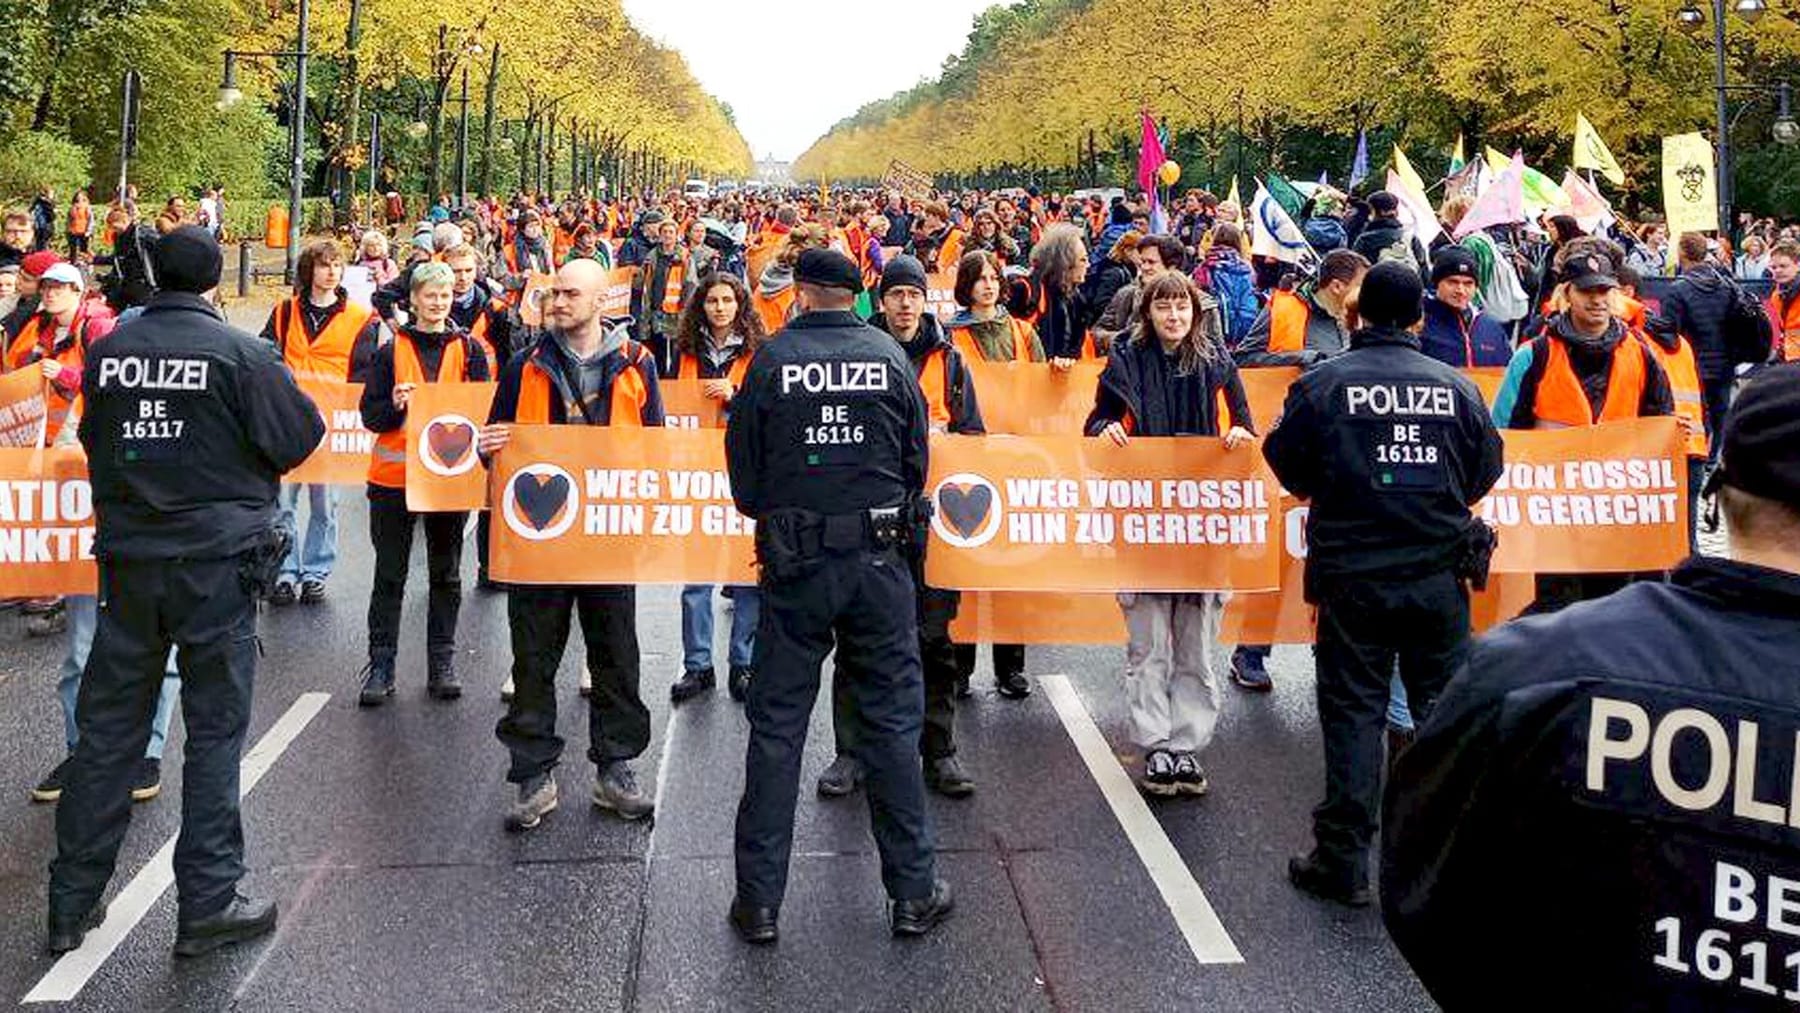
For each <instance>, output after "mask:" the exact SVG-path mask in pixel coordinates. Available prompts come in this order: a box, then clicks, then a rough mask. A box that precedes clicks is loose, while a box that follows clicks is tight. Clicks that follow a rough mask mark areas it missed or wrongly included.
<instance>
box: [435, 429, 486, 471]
mask: <svg viewBox="0 0 1800 1013" xmlns="http://www.w3.org/2000/svg"><path fill="white" fill-rule="evenodd" d="M475 436H476V433H475V427H474V426H471V425H469V424H468V423H466V422H463V421H461V420H455V421H451V420H445V419H440V420H437V421H434V422H432V423H431V424H430V425H429V426H426V427H425V446H426V447H428V448H430V450H431V454H432V456H433V457H436V458H437V461H438V463H439V464H441V465H443V466H444V468H445V470H450V469H453V468H455V467H456V466H457V465H459V464H462V463H463V462H464V461H465V460H467V459H468V456H469V453H470V451H472V450H474V449H475Z"/></svg>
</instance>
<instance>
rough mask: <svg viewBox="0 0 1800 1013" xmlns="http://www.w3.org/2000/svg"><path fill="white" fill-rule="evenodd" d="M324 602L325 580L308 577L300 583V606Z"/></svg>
mask: <svg viewBox="0 0 1800 1013" xmlns="http://www.w3.org/2000/svg"><path fill="white" fill-rule="evenodd" d="M324 600H325V580H324V578H321V577H308V578H306V579H305V580H303V581H301V582H300V604H302V605H317V604H318V603H320V602H322V601H324Z"/></svg>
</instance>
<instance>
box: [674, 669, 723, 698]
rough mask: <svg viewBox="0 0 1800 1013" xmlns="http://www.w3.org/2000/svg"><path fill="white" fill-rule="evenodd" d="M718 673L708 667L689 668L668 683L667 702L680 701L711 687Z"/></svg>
mask: <svg viewBox="0 0 1800 1013" xmlns="http://www.w3.org/2000/svg"><path fill="white" fill-rule="evenodd" d="M717 679H718V675H717V674H716V673H714V672H713V670H712V669H710V668H690V669H687V670H686V671H684V672H682V673H681V678H679V679H676V680H675V681H674V682H673V683H671V684H670V685H669V702H670V703H680V702H681V701H683V700H691V699H693V698H694V697H697V696H699V695H700V694H702V693H704V692H706V691H707V690H709V689H712V688H713V685H714V683H715V681H716V680H717Z"/></svg>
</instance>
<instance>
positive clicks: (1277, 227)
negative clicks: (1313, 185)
mask: <svg viewBox="0 0 1800 1013" xmlns="http://www.w3.org/2000/svg"><path fill="white" fill-rule="evenodd" d="M1250 223H1251V227H1252V228H1254V229H1255V230H1256V234H1255V236H1254V238H1252V239H1251V241H1250V252H1251V253H1252V254H1255V255H1257V256H1261V257H1273V258H1275V259H1276V260H1279V261H1283V262H1284V263H1289V264H1298V265H1300V266H1301V267H1302V268H1304V269H1306V270H1311V269H1312V266H1313V265H1314V264H1316V263H1318V260H1319V255H1318V254H1317V253H1315V252H1313V248H1312V245H1311V244H1310V243H1308V242H1307V241H1306V234H1305V233H1303V232H1301V231H1300V226H1298V225H1295V224H1294V220H1293V219H1292V218H1290V217H1288V213H1287V211H1285V210H1283V208H1282V206H1281V205H1280V204H1278V203H1276V201H1275V198H1273V197H1271V196H1269V188H1268V187H1266V186H1263V184H1262V183H1261V181H1258V182H1257V184H1256V198H1255V199H1254V200H1252V201H1251V202H1250Z"/></svg>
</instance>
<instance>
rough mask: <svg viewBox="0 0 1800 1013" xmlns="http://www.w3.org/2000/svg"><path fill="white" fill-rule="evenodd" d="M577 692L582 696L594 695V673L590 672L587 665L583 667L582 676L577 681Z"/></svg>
mask: <svg viewBox="0 0 1800 1013" xmlns="http://www.w3.org/2000/svg"><path fill="white" fill-rule="evenodd" d="M575 691H576V692H577V693H580V694H581V695H582V696H593V695H594V673H592V672H590V671H588V670H587V666H586V665H583V666H581V676H580V677H579V678H578V679H577V680H576V681H575Z"/></svg>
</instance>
